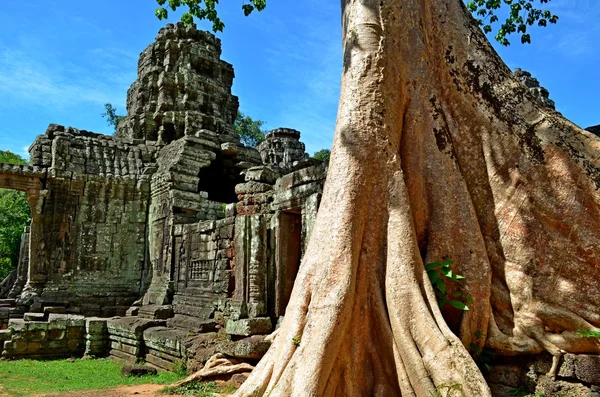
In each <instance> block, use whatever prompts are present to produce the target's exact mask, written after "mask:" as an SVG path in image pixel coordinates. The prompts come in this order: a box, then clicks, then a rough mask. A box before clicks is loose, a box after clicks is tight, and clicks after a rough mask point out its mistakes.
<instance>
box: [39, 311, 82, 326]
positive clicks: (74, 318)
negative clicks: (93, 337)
mask: <svg viewBox="0 0 600 397" xmlns="http://www.w3.org/2000/svg"><path fill="white" fill-rule="evenodd" d="M48 321H49V322H50V324H52V323H53V322H56V323H57V324H61V323H62V324H65V327H66V325H69V326H71V327H85V317H84V316H80V315H77V314H54V313H52V314H50V315H49V316H48Z"/></svg>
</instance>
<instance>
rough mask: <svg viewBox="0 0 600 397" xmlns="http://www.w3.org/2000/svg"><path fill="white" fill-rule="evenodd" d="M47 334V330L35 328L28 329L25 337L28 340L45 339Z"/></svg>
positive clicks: (37, 340)
mask: <svg viewBox="0 0 600 397" xmlns="http://www.w3.org/2000/svg"><path fill="white" fill-rule="evenodd" d="M47 336H48V331H44V330H41V329H39V330H35V331H29V332H28V333H27V339H28V340H30V341H36V342H39V341H43V340H45V339H46V337H47Z"/></svg>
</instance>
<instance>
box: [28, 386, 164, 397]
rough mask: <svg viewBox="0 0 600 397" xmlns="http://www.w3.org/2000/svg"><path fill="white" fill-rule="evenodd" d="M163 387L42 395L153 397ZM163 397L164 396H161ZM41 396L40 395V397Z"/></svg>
mask: <svg viewBox="0 0 600 397" xmlns="http://www.w3.org/2000/svg"><path fill="white" fill-rule="evenodd" d="M164 387H165V385H155V384H147V385H136V386H123V387H118V388H114V389H103V390H87V391H74V392H68V393H58V394H57V393H53V394H43V396H46V397H59V396H60V397H62V396H64V397H129V396H135V397H151V396H152V397H155V396H157V395H159V396H160V395H161V394H158V391H159V390H161V389H163V388H164ZM162 395H164V394H162ZM41 396H42V395H40V397H41Z"/></svg>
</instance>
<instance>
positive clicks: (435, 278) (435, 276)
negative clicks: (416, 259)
mask: <svg viewBox="0 0 600 397" xmlns="http://www.w3.org/2000/svg"><path fill="white" fill-rule="evenodd" d="M427 275H428V276H429V281H431V284H432V285H433V284H435V283H436V282H437V281H438V280H439V279H440V276H439V275H438V273H437V272H436V271H435V270H430V271H428V272H427Z"/></svg>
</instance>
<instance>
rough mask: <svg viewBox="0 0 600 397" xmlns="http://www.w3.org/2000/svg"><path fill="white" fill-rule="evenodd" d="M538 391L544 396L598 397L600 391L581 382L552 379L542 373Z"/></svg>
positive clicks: (537, 387)
mask: <svg viewBox="0 0 600 397" xmlns="http://www.w3.org/2000/svg"><path fill="white" fill-rule="evenodd" d="M535 391H536V393H541V394H542V395H543V396H561V395H562V396H566V397H598V396H600V393H598V392H597V391H594V390H592V388H591V387H587V386H586V385H583V384H581V383H572V382H567V381H565V380H552V379H551V378H550V377H548V376H546V375H542V376H541V377H540V378H539V379H538V382H537V386H536V389H535Z"/></svg>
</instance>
